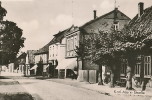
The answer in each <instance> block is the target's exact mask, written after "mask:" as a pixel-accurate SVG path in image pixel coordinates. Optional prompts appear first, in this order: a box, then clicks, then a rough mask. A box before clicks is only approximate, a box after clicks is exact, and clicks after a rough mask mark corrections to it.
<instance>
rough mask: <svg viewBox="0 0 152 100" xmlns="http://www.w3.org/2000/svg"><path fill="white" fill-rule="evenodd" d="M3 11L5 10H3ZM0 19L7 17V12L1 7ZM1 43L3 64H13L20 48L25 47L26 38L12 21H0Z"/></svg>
mask: <svg viewBox="0 0 152 100" xmlns="http://www.w3.org/2000/svg"><path fill="white" fill-rule="evenodd" d="M2 9H3V10H2ZM0 10H1V11H2V12H0V18H1V17H2V19H3V17H4V16H5V15H6V10H4V8H2V7H1V6H0ZM0 36H1V38H0V41H1V42H2V43H1V50H2V57H3V58H2V59H3V63H5V64H6V63H8V62H13V60H14V59H15V58H16V55H17V53H18V52H19V50H20V48H22V47H24V40H25V38H24V37H22V29H20V28H19V27H18V26H17V25H16V23H14V22H11V21H7V20H6V21H4V20H1V21H0Z"/></svg>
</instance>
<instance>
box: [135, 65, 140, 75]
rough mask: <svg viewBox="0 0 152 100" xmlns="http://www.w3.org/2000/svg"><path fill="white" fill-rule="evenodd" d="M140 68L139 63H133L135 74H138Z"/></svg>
mask: <svg viewBox="0 0 152 100" xmlns="http://www.w3.org/2000/svg"><path fill="white" fill-rule="evenodd" d="M140 68H141V63H136V65H135V75H136V76H138V77H139V76H140Z"/></svg>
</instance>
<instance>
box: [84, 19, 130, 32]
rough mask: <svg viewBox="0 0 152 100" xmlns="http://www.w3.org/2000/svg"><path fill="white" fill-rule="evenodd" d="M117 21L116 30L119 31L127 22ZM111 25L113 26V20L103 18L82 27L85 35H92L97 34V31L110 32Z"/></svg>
mask: <svg viewBox="0 0 152 100" xmlns="http://www.w3.org/2000/svg"><path fill="white" fill-rule="evenodd" d="M117 21H118V30H121V29H122V28H123V27H124V25H126V24H127V23H128V21H129V20H122V19H121V20H117ZM113 25H114V19H107V18H104V19H101V20H98V21H96V22H94V23H92V24H90V25H88V26H86V27H84V30H85V31H86V32H87V33H92V32H94V33H99V30H100V31H104V32H110V31H111V29H112V27H113Z"/></svg>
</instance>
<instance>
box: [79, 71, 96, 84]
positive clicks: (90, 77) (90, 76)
mask: <svg viewBox="0 0 152 100" xmlns="http://www.w3.org/2000/svg"><path fill="white" fill-rule="evenodd" d="M78 80H79V81H81V82H89V83H97V82H98V73H97V70H79V76H78Z"/></svg>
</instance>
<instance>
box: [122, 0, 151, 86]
mask: <svg viewBox="0 0 152 100" xmlns="http://www.w3.org/2000/svg"><path fill="white" fill-rule="evenodd" d="M151 16H152V7H148V8H146V9H144V3H142V2H140V3H139V4H138V14H137V15H136V16H135V17H134V18H133V19H132V20H131V21H130V22H129V24H128V25H127V26H128V27H129V30H130V31H133V30H134V31H136V32H140V33H141V34H144V35H145V36H147V38H145V39H144V40H143V42H144V43H145V45H147V47H149V48H146V49H145V50H144V52H143V53H142V54H139V55H138V56H137V58H136V61H135V62H136V65H135V67H134V77H135V79H136V80H137V84H140V82H141V79H142V78H144V79H145V80H147V83H148V84H147V86H151V87H152V81H151V79H152V49H151V43H152V42H151V40H152V38H151V37H152V28H151V26H152V17H151ZM135 34H136V33H135ZM126 68H127V61H124V64H122V66H121V69H122V70H121V76H122V75H123V76H126Z"/></svg>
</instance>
